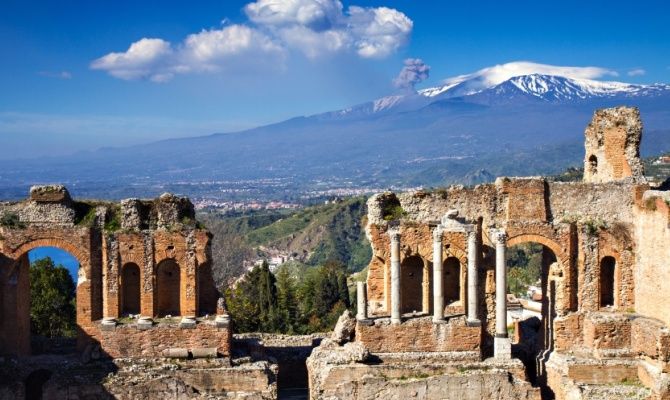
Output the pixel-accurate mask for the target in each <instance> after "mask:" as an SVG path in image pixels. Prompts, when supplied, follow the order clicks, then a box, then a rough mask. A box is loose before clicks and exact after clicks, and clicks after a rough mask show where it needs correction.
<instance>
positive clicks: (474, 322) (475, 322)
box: [465, 319, 482, 327]
mask: <svg viewBox="0 0 670 400" xmlns="http://www.w3.org/2000/svg"><path fill="white" fill-rule="evenodd" d="M465 324H466V325H467V326H470V327H472V326H482V321H480V320H478V319H468V320H467V321H465Z"/></svg>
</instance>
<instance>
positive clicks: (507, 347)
mask: <svg viewBox="0 0 670 400" xmlns="http://www.w3.org/2000/svg"><path fill="white" fill-rule="evenodd" d="M493 356H494V357H495V358H496V359H499V360H510V359H512V340H511V339H510V338H502V337H496V338H494V339H493Z"/></svg>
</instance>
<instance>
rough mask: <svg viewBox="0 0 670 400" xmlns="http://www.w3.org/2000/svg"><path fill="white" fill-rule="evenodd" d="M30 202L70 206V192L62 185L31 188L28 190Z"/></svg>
mask: <svg viewBox="0 0 670 400" xmlns="http://www.w3.org/2000/svg"><path fill="white" fill-rule="evenodd" d="M30 200H31V201H34V202H37V203H62V204H70V203H71V202H72V198H71V197H70V192H68V190H67V189H66V188H65V186H63V185H44V186H33V187H31V188H30Z"/></svg>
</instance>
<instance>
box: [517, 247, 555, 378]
mask: <svg viewBox="0 0 670 400" xmlns="http://www.w3.org/2000/svg"><path fill="white" fill-rule="evenodd" d="M506 258H507V260H506V261H507V266H508V273H507V293H508V302H507V325H508V330H509V331H511V333H512V335H511V336H512V338H513V343H514V345H513V348H512V352H513V355H514V356H515V357H517V358H519V359H520V360H521V361H522V362H523V363H524V365H525V366H526V371H527V373H528V377H529V379H530V380H531V381H532V382H533V383H535V384H539V385H541V386H543V387H545V386H546V385H544V384H543V382H544V381H545V376H544V363H545V362H546V360H547V359H548V357H549V354H550V353H551V351H552V343H553V329H552V326H553V320H554V317H555V316H556V312H555V309H556V305H555V304H554V301H555V298H556V293H554V292H555V290H556V285H555V284H554V282H553V281H552V282H551V283H552V285H550V284H549V272H550V270H552V268H553V267H552V265H554V264H555V263H557V262H558V259H557V257H556V254H555V253H554V252H553V251H552V250H551V249H550V248H549V247H547V246H545V245H543V244H540V243H537V242H524V243H520V244H517V245H515V246H510V247H509V249H508V250H507V257H506ZM556 270H560V268H556Z"/></svg>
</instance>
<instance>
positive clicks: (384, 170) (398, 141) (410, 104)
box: [0, 74, 670, 201]
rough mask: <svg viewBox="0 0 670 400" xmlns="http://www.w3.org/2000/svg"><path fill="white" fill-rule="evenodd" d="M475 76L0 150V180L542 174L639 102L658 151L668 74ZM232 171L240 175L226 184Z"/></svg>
mask: <svg viewBox="0 0 670 400" xmlns="http://www.w3.org/2000/svg"><path fill="white" fill-rule="evenodd" d="M480 75H481V74H480ZM480 75H472V76H467V77H460V78H459V80H457V81H454V82H451V83H450V84H448V85H446V86H442V87H437V88H431V89H426V90H423V91H421V92H420V93H413V94H403V95H395V96H389V97H387V98H383V99H378V100H376V101H373V102H369V103H365V104H362V105H359V106H354V107H351V108H348V109H345V110H339V111H333V112H329V113H324V114H319V115H313V116H309V117H297V118H293V119H289V120H286V121H283V122H279V123H276V124H272V125H267V126H262V127H258V128H255V129H250V130H247V131H244V132H236V133H227V134H215V135H210V136H203V137H197V138H185V139H174V140H165V141H161V142H156V143H151V144H146V145H141V146H134V147H127V148H118V149H109V148H108V149H101V150H99V151H95V152H87V153H80V154H77V155H76V156H73V157H57V158H42V159H36V160H22V161H20V162H18V161H2V162H0V191H2V192H3V193H5V197H6V198H12V197H22V196H24V195H25V193H26V190H27V186H28V185H30V184H31V183H35V182H61V183H64V184H67V185H68V186H70V187H71V188H73V189H76V192H77V195H79V196H81V197H91V198H108V197H110V196H111V197H130V196H144V197H146V196H149V197H150V196H155V195H158V194H160V193H161V192H163V191H174V192H176V193H183V194H188V195H191V196H192V197H197V196H201V197H203V198H215V199H218V200H220V199H227V200H231V199H232V200H238V199H244V197H245V196H246V199H250V198H251V199H258V198H262V197H264V198H266V199H267V198H269V199H283V200H289V201H299V199H301V198H303V195H305V194H306V193H314V192H318V191H326V190H328V189H334V188H375V189H383V188H388V187H416V186H424V187H429V186H444V185H449V184H452V183H455V184H476V183H481V182H488V181H491V180H492V179H494V178H495V177H496V176H501V175H507V176H514V175H522V176H524V175H525V176H529V175H550V174H556V173H558V172H560V171H561V170H563V168H565V166H568V165H579V164H581V160H582V159H583V157H584V147H583V143H584V128H585V127H586V125H587V124H588V123H589V121H590V120H591V118H592V116H593V112H594V110H595V109H597V108H603V107H612V106H620V105H628V106H637V107H639V108H640V110H641V113H642V119H643V122H644V126H645V131H644V135H643V139H642V149H641V151H642V154H643V155H651V154H657V153H659V152H662V151H668V150H670V114H669V113H668V112H667V110H668V106H669V105H670V86H669V85H664V84H656V85H632V84H627V83H621V82H601V81H590V80H575V79H568V78H565V77H559V76H547V75H539V74H530V75H526V76H516V77H511V78H509V79H507V80H505V81H502V82H498V81H491V80H490V79H489V78H490V77H487V76H486V75H482V76H480ZM466 78H467V79H466ZM240 182H247V183H249V182H251V183H249V184H247V185H246V186H244V187H242V188H241V190H234V191H233V190H229V189H230V188H231V186H234V185H236V184H239V183H240Z"/></svg>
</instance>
